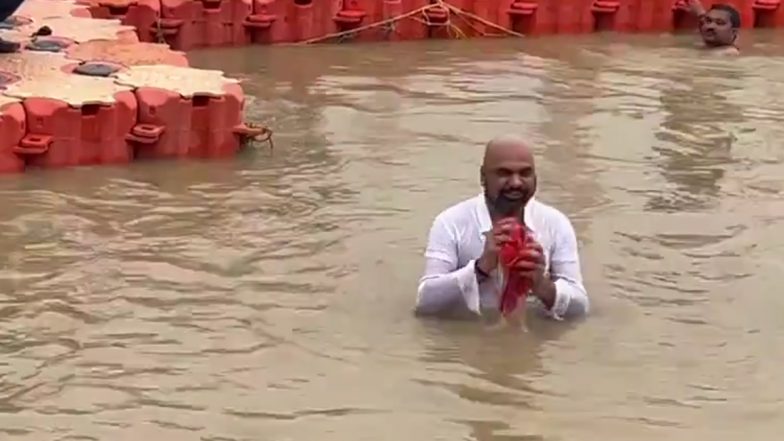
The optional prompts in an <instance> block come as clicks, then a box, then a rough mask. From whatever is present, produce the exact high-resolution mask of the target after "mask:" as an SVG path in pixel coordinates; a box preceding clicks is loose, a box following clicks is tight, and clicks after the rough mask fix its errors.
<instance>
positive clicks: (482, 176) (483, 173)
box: [479, 166, 486, 188]
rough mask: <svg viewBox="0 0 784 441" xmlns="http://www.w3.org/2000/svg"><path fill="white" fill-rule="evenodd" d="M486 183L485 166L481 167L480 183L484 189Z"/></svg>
mask: <svg viewBox="0 0 784 441" xmlns="http://www.w3.org/2000/svg"><path fill="white" fill-rule="evenodd" d="M485 182H486V181H485V168H484V166H483V167H479V183H480V184H482V187H483V188H484V186H485Z"/></svg>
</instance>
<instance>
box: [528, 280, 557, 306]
mask: <svg viewBox="0 0 784 441" xmlns="http://www.w3.org/2000/svg"><path fill="white" fill-rule="evenodd" d="M533 294H534V296H535V297H537V298H538V299H539V300H541V301H542V303H544V306H545V307H547V309H551V308H552V307H553V305H555V297H556V295H558V290H557V288H556V286H555V283H553V281H552V280H551V279H550V276H549V275H547V274H544V275H542V278H541V279H540V280H539V282H538V283H537V284H536V286H535V287H534V292H533Z"/></svg>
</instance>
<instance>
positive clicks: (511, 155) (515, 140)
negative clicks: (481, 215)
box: [480, 135, 536, 216]
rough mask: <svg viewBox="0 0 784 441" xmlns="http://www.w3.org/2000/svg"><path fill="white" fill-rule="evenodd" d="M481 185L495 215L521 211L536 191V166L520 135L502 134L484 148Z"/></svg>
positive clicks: (531, 151)
mask: <svg viewBox="0 0 784 441" xmlns="http://www.w3.org/2000/svg"><path fill="white" fill-rule="evenodd" d="M480 173H481V180H482V186H483V187H484V189H485V197H486V198H487V201H488V204H489V206H490V208H491V211H494V212H495V214H496V215H498V216H505V215H508V214H509V213H510V212H517V211H520V210H522V208H523V207H524V206H525V204H526V203H527V202H528V200H529V199H530V198H531V197H532V196H533V195H534V193H535V192H536V165H535V163H534V154H533V150H532V149H531V147H530V145H529V144H528V143H527V142H526V141H525V139H523V138H522V137H520V136H516V135H502V136H498V137H496V138H493V139H492V140H490V142H488V143H487V146H486V147H485V156H484V160H483V161H482V167H481V171H480Z"/></svg>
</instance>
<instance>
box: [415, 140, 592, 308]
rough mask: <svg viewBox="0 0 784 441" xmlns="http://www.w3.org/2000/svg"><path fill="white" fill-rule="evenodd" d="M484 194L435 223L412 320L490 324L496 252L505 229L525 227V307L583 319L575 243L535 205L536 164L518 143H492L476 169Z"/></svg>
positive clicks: (496, 295) (553, 212)
mask: <svg viewBox="0 0 784 441" xmlns="http://www.w3.org/2000/svg"><path fill="white" fill-rule="evenodd" d="M480 181H481V184H482V187H483V189H484V191H483V193H482V194H479V195H477V196H475V197H472V198H470V199H466V200H464V201H462V202H459V203H457V204H455V205H453V206H451V207H449V208H447V209H446V210H444V211H442V212H441V213H440V214H439V215H438V216H436V218H435V220H434V221H433V224H432V226H431V228H430V235H429V238H428V243H427V248H426V250H425V259H426V262H425V273H424V275H423V276H422V278H421V280H420V283H419V289H418V292H417V304H416V312H417V313H419V314H424V315H460V316H464V315H466V314H468V315H473V316H475V317H479V316H497V314H498V312H497V311H498V306H499V299H500V295H501V288H502V287H501V283H500V278H499V274H498V271H497V267H498V249H499V246H500V244H502V243H503V242H504V241H505V240H507V239H508V237H509V233H510V230H511V226H510V224H509V223H508V222H505V221H503V220H502V219H504V218H508V217H509V216H510V215H511V216H516V217H519V218H520V219H524V222H525V225H526V226H527V227H528V228H529V230H531V232H532V234H533V237H534V239H535V242H534V243H533V244H532V245H531V246H530V248H529V249H528V250H527V254H526V256H527V258H526V259H525V260H523V262H521V263H520V264H519V265H518V267H517V270H518V271H520V272H521V273H523V274H525V275H526V276H528V277H530V278H531V279H532V280H533V282H534V283H533V288H532V290H531V293H530V294H531V295H530V296H529V299H533V300H532V302H533V303H535V304H538V306H539V308H540V310H541V311H542V312H544V313H545V314H546V315H547V316H549V317H551V318H554V319H557V320H560V319H563V318H571V317H579V316H583V315H585V314H587V313H588V309H589V308H588V307H589V302H588V294H587V293H586V290H585V287H584V286H583V282H582V274H581V271H580V258H579V255H578V249H577V238H576V237H575V232H574V228H573V227H572V224H571V222H570V221H569V219H568V218H567V217H566V215H564V214H563V213H561V212H560V211H558V210H557V209H556V208H553V207H551V206H549V205H546V204H544V203H542V202H540V201H538V200H536V199H535V198H534V194H535V193H536V164H535V161H534V156H533V152H532V151H531V148H530V147H529V146H528V144H527V143H526V142H525V140H523V139H522V138H520V137H517V136H512V135H505V136H500V137H497V138H495V139H493V140H491V141H490V142H489V143H488V144H487V146H486V148H485V155H484V160H483V162H482V166H481V168H480Z"/></svg>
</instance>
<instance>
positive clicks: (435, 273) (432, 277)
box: [416, 216, 479, 315]
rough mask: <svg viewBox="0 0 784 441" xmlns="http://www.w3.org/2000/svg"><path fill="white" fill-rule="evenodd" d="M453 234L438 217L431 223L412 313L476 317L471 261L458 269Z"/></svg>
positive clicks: (477, 306) (477, 308) (455, 235)
mask: <svg viewBox="0 0 784 441" xmlns="http://www.w3.org/2000/svg"><path fill="white" fill-rule="evenodd" d="M457 250H458V239H457V234H456V233H455V231H454V230H453V228H451V227H450V225H449V224H448V223H447V222H445V221H444V219H443V218H441V217H440V216H439V217H437V218H436V220H435V221H434V222H433V226H432V227H431V228H430V235H429V237H428V242H427V249H426V250H425V272H424V275H423V276H422V278H421V279H420V281H419V289H418V290H417V303H416V312H417V313H418V314H428V315H430V314H443V313H448V312H452V311H455V310H463V311H465V310H466V309H468V310H469V311H471V312H474V313H476V314H479V284H478V282H477V280H476V273H475V270H474V261H473V260H471V261H470V262H468V264H467V265H465V266H463V267H458V262H459V259H458V255H457Z"/></svg>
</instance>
